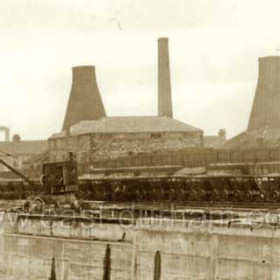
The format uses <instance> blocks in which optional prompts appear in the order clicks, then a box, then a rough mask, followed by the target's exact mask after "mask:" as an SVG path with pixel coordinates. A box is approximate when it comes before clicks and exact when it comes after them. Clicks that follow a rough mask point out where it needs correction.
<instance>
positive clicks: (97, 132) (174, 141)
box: [49, 38, 203, 164]
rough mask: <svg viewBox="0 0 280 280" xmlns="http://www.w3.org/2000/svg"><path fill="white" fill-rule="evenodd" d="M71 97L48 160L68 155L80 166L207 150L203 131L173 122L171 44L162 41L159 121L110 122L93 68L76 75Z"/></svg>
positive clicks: (147, 118) (126, 119) (124, 119)
mask: <svg viewBox="0 0 280 280" xmlns="http://www.w3.org/2000/svg"><path fill="white" fill-rule="evenodd" d="M72 71H73V80H72V88H71V94H70V98H69V102H68V106H67V110H66V115H65V120H64V124H63V129H62V131H61V132H60V133H57V134H54V135H53V136H52V137H51V138H50V139H49V159H50V160H51V161H61V160H65V158H66V157H67V156H68V153H69V152H74V154H75V155H77V158H78V162H79V163H80V164H83V163H84V164H89V163H90V162H91V161H94V160H100V159H111V158H119V157H124V156H129V155H135V154H140V153H145V152H148V153H151V152H152V153H155V152H158V151H161V152H162V151H172V150H178V149H184V148H195V147H202V146H203V131H202V130H201V129H198V128H196V127H194V126H191V125H188V124H186V123H183V122H180V121H178V120H175V119H174V118H173V109H172V94H171V82H170V67H169V51H168V39H167V38H160V39H159V40H158V116H137V117H108V116H106V112H105V109H104V105H103V102H102V98H101V95H100V92H99V90H98V86H97V81H96V75H95V67H94V66H78V67H74V68H73V69H72Z"/></svg>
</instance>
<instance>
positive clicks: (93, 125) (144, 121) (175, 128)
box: [53, 116, 202, 137]
mask: <svg viewBox="0 0 280 280" xmlns="http://www.w3.org/2000/svg"><path fill="white" fill-rule="evenodd" d="M195 131H197V132H199V131H201V132H202V130H200V129H198V128H196V127H194V126H191V125H188V124H186V123H183V122H180V121H177V120H174V119H171V118H168V117H157V116H142V117H138V116H137V117H106V118H102V119H99V120H91V121H81V122H79V123H77V124H75V125H73V126H71V129H70V133H71V135H80V134H89V133H143V132H155V133H157V132H158V133H159V132H195ZM65 135H66V132H65V131H62V132H60V133H58V134H54V135H53V137H64V136H65Z"/></svg>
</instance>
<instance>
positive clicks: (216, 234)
mask: <svg viewBox="0 0 280 280" xmlns="http://www.w3.org/2000/svg"><path fill="white" fill-rule="evenodd" d="M15 221H16V220H14V222H15ZM158 221H159V220H158ZM104 223H105V226H108V227H107V229H106V230H107V232H108V234H107V237H106V238H107V239H108V240H102V238H101V237H102V234H101V231H100V230H99V229H98V228H96V227H93V229H92V231H91V235H85V232H83V231H82V230H81V228H80V227H79V226H78V231H76V233H75V235H73V231H74V228H75V225H74V224H73V225H72V226H70V227H69V228H68V229H67V230H65V231H64V233H63V234H61V232H60V233H59V232H58V231H57V232H56V233H55V232H53V233H52V234H50V233H48V232H47V231H45V232H42V229H41V227H40V226H39V224H38V223H36V222H35V223H34V222H30V223H26V228H25V230H24V229H23V228H21V229H20V230H19V228H18V224H17V222H15V224H14V225H15V226H14V227H13V228H14V232H12V231H11V228H9V227H6V232H2V235H1V237H0V279H6V280H10V279H22V280H24V279H48V277H50V270H51V260H52V258H53V257H54V258H55V260H56V273H57V279H58V280H62V279H65V280H66V279H67V280H70V279H103V274H104V270H105V269H107V268H108V266H106V265H105V261H104V260H105V255H106V253H105V252H106V250H107V248H108V246H109V248H110V251H111V255H110V260H111V264H110V271H111V279H122V280H124V279H129V280H149V279H160V280H175V279H176V280H177V279H180V280H197V279H200V280H218V279H219V280H221V279H222V280H242V279H244V280H245V279H246V280H247V279H248V280H251V279H252V280H253V279H254V280H276V279H280V230H279V228H277V227H275V225H273V226H272V225H268V224H266V225H265V224H255V226H254V225H252V224H247V223H239V224H234V223H232V224H231V226H229V225H228V223H227V222H226V223H221V222H220V221H216V222H207V221H181V220H168V219H165V220H163V221H162V220H161V221H159V222H158V223H151V220H150V219H143V220H138V221H137V223H136V224H135V225H134V226H133V227H131V228H130V229H129V230H128V231H127V239H126V238H125V239H124V240H121V241H120V240H118V241H116V238H118V236H119V235H120V234H121V233H122V232H123V229H121V227H119V226H118V225H106V220H104ZM34 225H35V226H34ZM30 226H32V228H33V229H32V231H30V232H28V231H26V229H27V228H28V227H30ZM56 226H57V227H59V223H58V224H57V225H56ZM1 228H2V229H3V223H2V225H1ZM76 229H77V225H76ZM126 230H127V229H126ZM110 231H114V233H109V232H110ZM71 232H72V235H71ZM79 233H80V234H81V235H79ZM94 236H95V240H93V237H94ZM103 239H104V236H103Z"/></svg>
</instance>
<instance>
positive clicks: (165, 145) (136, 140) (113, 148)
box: [49, 132, 203, 164]
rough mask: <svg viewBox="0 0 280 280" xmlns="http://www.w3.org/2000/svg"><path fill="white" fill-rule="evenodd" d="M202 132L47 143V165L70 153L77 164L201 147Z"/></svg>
mask: <svg viewBox="0 0 280 280" xmlns="http://www.w3.org/2000/svg"><path fill="white" fill-rule="evenodd" d="M202 142H203V137H202V133H201V132H190V133H187V132H184V133H176V132H174V133H161V134H160V135H158V134H154V133H142V134H137V133H127V134H95V135H94V134H89V135H79V136H71V137H67V138H51V139H49V157H50V158H49V159H50V161H62V160H65V159H67V157H68V153H69V151H71V152H73V153H74V154H75V155H76V156H77V159H78V162H79V163H87V164H90V163H91V162H92V161H96V160H104V159H115V158H119V157H125V156H130V155H137V154H140V153H151V152H157V151H161V152H162V151H164V150H180V149H184V148H192V147H202V145H203V143H202Z"/></svg>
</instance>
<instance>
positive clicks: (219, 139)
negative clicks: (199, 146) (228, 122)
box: [203, 129, 227, 149]
mask: <svg viewBox="0 0 280 280" xmlns="http://www.w3.org/2000/svg"><path fill="white" fill-rule="evenodd" d="M203 139H204V147H205V148H215V149H216V148H221V147H222V146H223V145H224V144H225V143H226V141H227V138H226V130H225V129H220V130H219V132H218V135H205V136H204V137H203Z"/></svg>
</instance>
